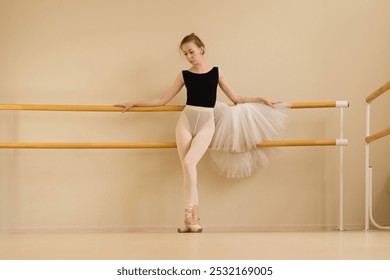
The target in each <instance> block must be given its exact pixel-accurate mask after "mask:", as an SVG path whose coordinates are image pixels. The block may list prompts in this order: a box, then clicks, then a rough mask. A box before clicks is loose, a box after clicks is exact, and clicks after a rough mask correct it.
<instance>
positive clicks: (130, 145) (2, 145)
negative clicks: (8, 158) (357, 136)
mask: <svg viewBox="0 0 390 280" xmlns="http://www.w3.org/2000/svg"><path fill="white" fill-rule="evenodd" d="M347 143H348V140H347V139H321V140H281V141H264V142H262V143H261V144H258V145H257V146H258V147H262V148H266V147H292V146H344V145H347ZM148 148H176V143H175V142H107V143H76V142H74V143H69V142H68V143H54V142H52V143H42V142H0V149H148Z"/></svg>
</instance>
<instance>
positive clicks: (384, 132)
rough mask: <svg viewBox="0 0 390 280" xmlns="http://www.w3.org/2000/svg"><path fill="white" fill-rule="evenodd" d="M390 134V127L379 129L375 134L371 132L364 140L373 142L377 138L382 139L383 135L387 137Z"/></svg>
mask: <svg viewBox="0 0 390 280" xmlns="http://www.w3.org/2000/svg"><path fill="white" fill-rule="evenodd" d="M389 134H390V127H388V128H385V129H384V130H381V131H379V132H377V133H374V134H371V135H369V136H366V137H365V138H364V140H365V141H366V143H371V142H373V141H375V140H378V139H381V138H383V137H385V136H387V135H389Z"/></svg>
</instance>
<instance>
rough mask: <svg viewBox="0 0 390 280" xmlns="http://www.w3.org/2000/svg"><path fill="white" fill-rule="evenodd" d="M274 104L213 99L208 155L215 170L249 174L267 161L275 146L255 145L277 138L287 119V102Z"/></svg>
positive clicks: (225, 173) (227, 174) (228, 174)
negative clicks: (212, 125)
mask: <svg viewBox="0 0 390 280" xmlns="http://www.w3.org/2000/svg"><path fill="white" fill-rule="evenodd" d="M275 107H276V108H272V107H270V106H267V105H265V104H262V103H243V104H237V105H236V106H228V105H227V104H226V103H221V102H217V103H216V105H215V108H214V119H215V133H214V137H213V140H212V142H211V150H210V157H211V161H212V164H213V165H214V167H215V168H216V169H217V171H218V173H220V174H221V175H223V176H225V177H228V178H242V177H248V176H251V175H252V174H253V172H254V171H255V169H256V168H257V167H258V166H261V165H265V164H267V163H268V161H269V156H270V153H272V152H273V151H275V148H258V147H257V144H259V143H261V142H263V141H271V140H275V139H277V138H278V137H279V136H280V134H281V133H282V131H283V129H284V128H285V126H286V123H287V115H286V110H285V109H286V107H287V105H286V104H282V103H281V104H276V105H275Z"/></svg>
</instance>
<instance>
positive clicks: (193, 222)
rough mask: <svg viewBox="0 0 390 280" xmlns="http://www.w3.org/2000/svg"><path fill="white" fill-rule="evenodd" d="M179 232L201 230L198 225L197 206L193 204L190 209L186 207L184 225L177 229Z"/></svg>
mask: <svg viewBox="0 0 390 280" xmlns="http://www.w3.org/2000/svg"><path fill="white" fill-rule="evenodd" d="M177 231H178V232H179V233H187V232H202V231H203V229H202V227H201V226H200V225H199V207H198V206H194V207H193V208H192V209H186V210H185V214H184V226H183V227H180V228H178V229H177Z"/></svg>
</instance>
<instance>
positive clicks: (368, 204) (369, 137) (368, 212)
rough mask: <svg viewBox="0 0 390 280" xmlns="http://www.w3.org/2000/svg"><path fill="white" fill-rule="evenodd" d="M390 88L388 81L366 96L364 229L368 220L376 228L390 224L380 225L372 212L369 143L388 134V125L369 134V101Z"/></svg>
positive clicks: (367, 226) (383, 227)
mask: <svg viewBox="0 0 390 280" xmlns="http://www.w3.org/2000/svg"><path fill="white" fill-rule="evenodd" d="M389 89H390V81H388V82H387V83H385V84H384V85H382V86H381V87H379V88H378V89H377V90H375V91H374V92H373V93H372V94H370V95H369V96H367V97H366V103H367V104H366V137H364V141H365V177H366V178H365V223H364V224H365V227H364V228H365V230H369V229H370V222H371V223H372V224H373V225H374V226H375V227H376V228H378V229H384V230H389V229H390V226H382V225H380V224H378V223H377V222H376V221H375V219H374V216H373V213H372V208H373V207H372V205H373V202H372V168H373V167H372V166H371V165H370V143H372V142H374V141H376V140H379V139H381V138H384V137H385V136H388V135H389V134H390V127H387V128H385V129H383V130H380V131H378V132H376V133H373V134H371V132H370V126H371V125H370V123H371V103H372V102H373V101H374V100H376V99H377V98H378V97H379V96H381V95H382V94H384V93H385V92H388V90H389Z"/></svg>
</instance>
